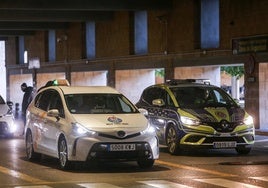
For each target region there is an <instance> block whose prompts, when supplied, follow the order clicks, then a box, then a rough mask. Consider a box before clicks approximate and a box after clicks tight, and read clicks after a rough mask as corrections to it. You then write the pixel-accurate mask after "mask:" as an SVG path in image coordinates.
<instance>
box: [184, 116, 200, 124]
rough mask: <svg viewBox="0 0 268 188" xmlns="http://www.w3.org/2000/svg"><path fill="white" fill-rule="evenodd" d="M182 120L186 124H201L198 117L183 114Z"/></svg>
mask: <svg viewBox="0 0 268 188" xmlns="http://www.w3.org/2000/svg"><path fill="white" fill-rule="evenodd" d="M181 122H182V123H183V124H185V125H199V124H200V121H199V120H197V119H193V118H189V117H186V116H181Z"/></svg>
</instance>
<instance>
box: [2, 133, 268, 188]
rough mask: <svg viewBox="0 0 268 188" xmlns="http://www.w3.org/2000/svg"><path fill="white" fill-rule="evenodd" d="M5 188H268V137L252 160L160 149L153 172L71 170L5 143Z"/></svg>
mask: <svg viewBox="0 0 268 188" xmlns="http://www.w3.org/2000/svg"><path fill="white" fill-rule="evenodd" d="M0 143H1V144H0V153H1V155H0V187H1V188H2V187H12V188H14V187H16V188H50V187H52V188H58V187H60V188H61V187H64V188H65V187H66V188H68V187H72V188H76V187H77V188H78V187H79V188H81V187H84V188H93V187H94V188H99V187H100V188H106V187H109V188H118V187H128V188H137V187H141V188H151V187H157V188H166V187H206V188H209V187H232V188H233V187H252V188H253V187H268V175H267V167H268V157H267V156H268V137H267V136H257V141H256V144H255V145H254V148H253V150H252V152H251V153H250V154H249V155H246V156H243V155H237V154H236V152H235V151H234V150H201V151H190V152H185V153H183V154H181V155H177V156H172V155H170V154H169V153H167V151H166V148H164V147H161V149H160V150H161V153H160V159H159V160H157V161H156V162H155V165H154V167H153V168H151V169H140V168H139V167H138V165H137V164H136V163H135V162H127V163H102V164H89V165H85V164H79V165H76V167H75V168H74V169H73V170H71V171H62V170H60V169H59V168H58V163H57V160H56V159H52V158H49V157H43V158H42V160H41V161H39V162H29V161H27V160H26V158H25V147H24V145H25V144H24V139H23V137H22V136H17V137H15V138H12V139H6V138H0Z"/></svg>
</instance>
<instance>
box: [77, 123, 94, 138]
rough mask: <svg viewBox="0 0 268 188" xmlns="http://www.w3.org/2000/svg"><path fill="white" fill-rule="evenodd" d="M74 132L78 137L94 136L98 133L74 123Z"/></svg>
mask: <svg viewBox="0 0 268 188" xmlns="http://www.w3.org/2000/svg"><path fill="white" fill-rule="evenodd" d="M72 130H73V132H74V133H75V134H76V135H85V134H90V135H94V134H96V132H94V131H90V130H88V129H86V128H85V127H84V126H82V125H81V124H79V123H72Z"/></svg>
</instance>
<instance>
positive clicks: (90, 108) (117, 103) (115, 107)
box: [65, 93, 139, 114]
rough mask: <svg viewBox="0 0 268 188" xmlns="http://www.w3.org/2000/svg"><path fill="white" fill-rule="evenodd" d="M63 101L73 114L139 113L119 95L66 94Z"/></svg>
mask: <svg viewBox="0 0 268 188" xmlns="http://www.w3.org/2000/svg"><path fill="white" fill-rule="evenodd" d="M65 100H66V104H67V107H68V109H69V111H70V112H71V113H73V114H111V113H113V114H122V113H139V111H138V110H137V109H136V107H135V106H134V105H133V104H132V103H131V102H130V101H129V100H128V99H127V98H126V97H124V96H123V95H121V94H105V93H101V94H68V95H65Z"/></svg>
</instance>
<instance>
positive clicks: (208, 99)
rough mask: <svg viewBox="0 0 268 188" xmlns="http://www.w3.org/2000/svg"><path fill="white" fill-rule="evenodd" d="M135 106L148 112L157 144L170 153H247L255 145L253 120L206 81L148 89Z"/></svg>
mask: <svg viewBox="0 0 268 188" xmlns="http://www.w3.org/2000/svg"><path fill="white" fill-rule="evenodd" d="M136 105H137V106H138V108H144V109H146V110H147V111H148V115H147V118H148V119H149V121H150V122H151V124H153V125H154V126H155V129H156V131H157V136H158V138H159V141H160V144H162V145H166V146H167V147H168V151H169V152H170V153H171V154H176V153H178V152H180V151H182V149H184V148H194V147H195V148H215V149H227V148H230V149H235V150H236V151H237V152H238V153H239V154H248V153H249V152H250V150H251V147H252V145H253V144H254V140H255V129H254V123H253V118H252V117H251V116H250V115H249V114H248V113H247V112H246V111H245V110H244V109H243V108H241V107H240V106H239V105H238V104H237V102H236V101H235V100H234V99H233V98H232V97H231V96H230V95H229V94H228V93H226V92H225V91H224V90H223V89H221V88H219V87H217V86H213V85H210V83H209V80H202V79H199V80H194V79H187V80H170V81H168V82H166V83H164V84H157V85H152V86H149V87H148V88H146V89H145V90H144V91H143V93H142V95H141V97H140V100H139V101H138V103H137V104H136Z"/></svg>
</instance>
